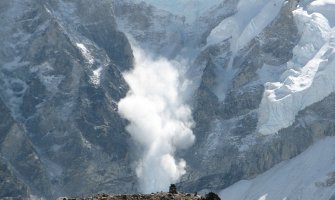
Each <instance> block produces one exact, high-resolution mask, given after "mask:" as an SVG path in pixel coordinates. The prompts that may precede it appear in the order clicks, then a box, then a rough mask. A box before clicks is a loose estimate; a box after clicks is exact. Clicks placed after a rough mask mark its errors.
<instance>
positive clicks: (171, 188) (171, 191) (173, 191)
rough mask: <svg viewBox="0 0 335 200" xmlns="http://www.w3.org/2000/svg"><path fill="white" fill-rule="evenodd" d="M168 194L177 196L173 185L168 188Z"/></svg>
mask: <svg viewBox="0 0 335 200" xmlns="http://www.w3.org/2000/svg"><path fill="white" fill-rule="evenodd" d="M169 193H171V194H177V187H176V185H175V184H171V185H170V188H169Z"/></svg>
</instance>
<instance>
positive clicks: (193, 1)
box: [133, 0, 222, 21]
mask: <svg viewBox="0 0 335 200" xmlns="http://www.w3.org/2000/svg"><path fill="white" fill-rule="evenodd" d="M133 1H134V2H137V3H139V2H145V3H147V4H151V5H153V6H155V7H156V8H159V9H162V10H165V11H168V12H170V13H173V14H175V15H179V16H185V20H187V21H194V20H195V19H196V18H198V17H199V16H200V15H201V13H203V12H204V11H206V10H208V9H210V8H211V7H213V6H215V5H217V4H219V3H220V2H222V0H206V1H203V0H168V1H167V0H133Z"/></svg>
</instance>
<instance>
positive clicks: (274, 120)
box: [258, 9, 335, 134]
mask: <svg viewBox="0 0 335 200" xmlns="http://www.w3.org/2000/svg"><path fill="white" fill-rule="evenodd" d="M294 16H295V18H296V22H297V24H298V28H299V30H300V32H301V33H302V37H301V40H300V42H299V44H298V45H297V46H296V47H295V48H294V50H293V54H294V56H293V58H292V60H291V61H289V62H288V63H287V66H286V69H287V70H286V71H285V72H284V73H283V74H282V75H281V77H280V79H279V80H278V82H268V83H266V84H265V92H264V96H263V99H262V102H261V105H260V109H259V116H260V117H259V122H258V130H259V132H260V133H262V134H272V133H276V132H278V131H279V130H280V129H282V128H285V127H288V126H290V125H291V124H292V123H293V122H294V119H295V116H296V115H297V113H298V112H299V111H300V110H303V109H304V108H306V107H307V106H309V105H312V104H313V103H316V102H318V101H321V100H322V99H323V98H325V97H327V96H328V95H329V94H331V93H332V92H334V91H335V79H334V77H335V68H334V66H335V60H334V59H335V45H334V41H335V30H334V29H331V28H330V26H329V24H328V21H327V19H326V18H325V17H324V16H323V15H321V14H319V13H313V14H308V13H307V12H306V11H304V10H303V9H298V10H296V11H294ZM264 67H266V66H264Z"/></svg>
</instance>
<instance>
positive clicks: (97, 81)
mask: <svg viewBox="0 0 335 200" xmlns="http://www.w3.org/2000/svg"><path fill="white" fill-rule="evenodd" d="M102 69H103V68H102V67H99V68H98V69H96V70H93V76H91V77H90V78H91V81H92V83H93V84H95V85H99V84H100V76H101V72H102Z"/></svg>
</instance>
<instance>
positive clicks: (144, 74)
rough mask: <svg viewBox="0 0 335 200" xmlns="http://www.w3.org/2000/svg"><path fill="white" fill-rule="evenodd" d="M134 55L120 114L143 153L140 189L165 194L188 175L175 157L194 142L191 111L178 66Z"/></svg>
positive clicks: (139, 162)
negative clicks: (128, 89) (185, 101)
mask: <svg viewBox="0 0 335 200" xmlns="http://www.w3.org/2000/svg"><path fill="white" fill-rule="evenodd" d="M133 51H134V56H135V68H134V69H133V70H132V71H130V72H128V73H125V74H123V75H124V78H125V80H126V81H127V83H128V84H129V86H130V91H129V92H128V94H127V96H126V97H125V98H124V99H122V100H121V101H120V102H119V113H120V115H121V116H122V117H124V118H126V119H128V120H129V121H130V124H129V125H128V126H127V131H128V132H129V133H130V134H131V136H132V138H133V139H134V140H135V141H136V142H138V143H139V144H140V145H141V146H142V147H143V149H144V152H142V157H141V158H140V159H139V161H138V164H137V168H136V173H137V176H138V177H139V180H140V185H141V188H140V189H141V190H142V192H144V193H150V192H154V191H164V190H166V189H168V186H169V184H171V183H174V182H177V181H178V180H179V178H180V177H181V176H182V175H183V174H185V172H186V171H185V167H186V162H185V161H184V160H182V159H181V160H178V161H177V160H176V159H175V158H174V153H175V151H176V150H177V149H184V148H188V147H189V146H191V145H192V144H193V142H194V139H195V137H194V135H193V133H192V130H191V127H192V125H193V120H192V115H191V110H190V108H189V107H188V106H187V105H185V103H183V99H182V98H181V96H180V94H181V93H183V91H182V88H183V84H182V82H181V81H180V72H179V71H178V69H180V67H179V66H178V65H177V63H172V62H169V61H168V60H166V59H163V58H162V59H158V60H154V59H152V58H149V57H148V56H147V55H145V54H144V53H143V52H142V51H141V50H139V49H136V48H133Z"/></svg>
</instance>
